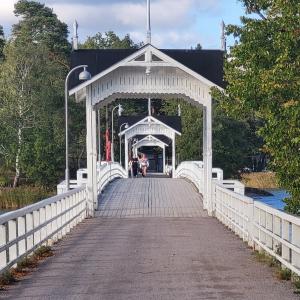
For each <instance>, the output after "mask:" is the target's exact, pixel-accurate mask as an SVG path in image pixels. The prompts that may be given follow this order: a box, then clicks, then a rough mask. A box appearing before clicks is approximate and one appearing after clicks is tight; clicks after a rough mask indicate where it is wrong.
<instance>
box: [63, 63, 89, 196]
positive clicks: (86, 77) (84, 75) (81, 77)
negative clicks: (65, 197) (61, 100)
mask: <svg viewBox="0 0 300 300" xmlns="http://www.w3.org/2000/svg"><path fill="white" fill-rule="evenodd" d="M87 67H88V66H87V65H80V66H77V67H75V68H73V69H72V70H71V71H70V72H69V73H68V75H67V77H66V80H65V122H66V123H65V126H66V128H65V131H66V169H65V181H66V190H67V191H68V190H69V189H70V172H69V134H68V84H69V77H70V75H71V74H72V73H73V72H74V71H75V70H77V69H79V68H83V71H82V72H81V73H80V74H79V80H89V79H91V74H90V73H89V72H88V71H87V70H86V68H87Z"/></svg>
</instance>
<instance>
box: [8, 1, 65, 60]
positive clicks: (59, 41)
mask: <svg viewBox="0 0 300 300" xmlns="http://www.w3.org/2000/svg"><path fill="white" fill-rule="evenodd" d="M14 13H15V15H16V16H17V17H21V20H20V21H19V22H18V23H17V24H15V25H13V29H12V35H13V36H14V37H15V38H16V42H17V43H20V44H23V45H24V44H25V45H26V44H27V43H41V44H43V45H45V46H47V48H48V49H49V50H50V53H49V54H50V58H52V59H58V60H59V61H61V62H62V63H64V64H65V62H63V61H62V60H61V56H64V57H67V56H69V53H70V50H71V46H70V43H69V42H68V27H67V25H66V24H65V23H63V22H61V21H60V20H59V19H58V18H57V16H56V14H54V13H53V10H52V9H51V8H49V7H46V6H45V5H44V4H41V3H39V2H36V1H28V0H19V1H18V2H17V3H16V4H15V10H14Z"/></svg>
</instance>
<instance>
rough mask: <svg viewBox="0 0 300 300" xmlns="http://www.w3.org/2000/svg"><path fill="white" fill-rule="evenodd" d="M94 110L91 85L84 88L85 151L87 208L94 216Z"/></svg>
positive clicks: (95, 140) (95, 180) (95, 160)
mask: <svg viewBox="0 0 300 300" xmlns="http://www.w3.org/2000/svg"><path fill="white" fill-rule="evenodd" d="M96 128H97V125H96V111H95V110H94V109H93V105H92V87H91V86H88V87H87V88H86V153H87V172H88V178H87V186H86V188H87V199H88V201H87V205H88V207H87V209H88V215H89V216H94V211H95V208H96V207H97V201H98V199H97V197H98V195H97V139H96Z"/></svg>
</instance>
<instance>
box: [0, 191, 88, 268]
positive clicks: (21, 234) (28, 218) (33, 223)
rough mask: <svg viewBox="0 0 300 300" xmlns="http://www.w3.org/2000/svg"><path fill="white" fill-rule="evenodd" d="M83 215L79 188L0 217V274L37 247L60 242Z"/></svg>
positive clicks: (83, 207)
mask: <svg viewBox="0 0 300 300" xmlns="http://www.w3.org/2000/svg"><path fill="white" fill-rule="evenodd" d="M86 211H87V210H86V190H85V187H81V188H77V189H74V190H72V191H69V192H67V193H64V194H61V195H57V196H54V197H51V198H49V199H45V200H42V201H40V202H38V203H36V204H32V205H29V206H26V207H24V208H21V209H18V210H15V211H13V212H9V213H6V214H3V215H2V216H0V273H3V272H4V271H5V270H7V269H9V268H10V267H12V266H13V265H15V264H16V262H17V261H19V260H21V259H22V258H23V257H25V256H26V255H28V254H30V253H32V252H33V251H34V250H35V249H36V248H37V247H39V246H41V245H43V244H47V243H52V242H55V241H57V240H59V239H61V238H62V237H63V236H65V235H66V234H67V233H68V232H69V231H70V230H71V228H73V227H74V226H75V225H77V224H78V223H79V222H81V221H82V220H83V219H84V218H85V217H86Z"/></svg>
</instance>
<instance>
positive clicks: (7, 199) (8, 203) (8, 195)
mask: <svg viewBox="0 0 300 300" xmlns="http://www.w3.org/2000/svg"><path fill="white" fill-rule="evenodd" d="M53 195H54V192H53V191H49V190H48V189H45V188H43V187H35V186H20V187H16V188H3V189H1V190H0V209H16V208H21V207H23V206H26V205H29V204H32V203H35V202H38V201H40V200H43V199H46V198H48V197H51V196H53Z"/></svg>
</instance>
